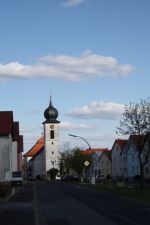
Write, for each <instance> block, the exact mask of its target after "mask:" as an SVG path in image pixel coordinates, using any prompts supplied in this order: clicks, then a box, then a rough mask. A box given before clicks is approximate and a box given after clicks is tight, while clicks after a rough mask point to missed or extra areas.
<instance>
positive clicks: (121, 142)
mask: <svg viewBox="0 0 150 225" xmlns="http://www.w3.org/2000/svg"><path fill="white" fill-rule="evenodd" d="M127 141H128V140H126V139H116V140H115V142H114V144H113V146H112V148H111V150H113V148H114V146H115V144H118V145H119V147H120V151H121V152H122V150H123V148H124V146H125V144H126V143H127Z"/></svg>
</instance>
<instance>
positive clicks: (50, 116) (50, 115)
mask: <svg viewBox="0 0 150 225" xmlns="http://www.w3.org/2000/svg"><path fill="white" fill-rule="evenodd" d="M44 117H45V119H46V121H45V122H44V123H59V121H57V120H56V119H57V117H58V111H57V109H56V108H54V106H53V104H52V100H51V97H50V103H49V106H48V108H47V109H45V111H44Z"/></svg>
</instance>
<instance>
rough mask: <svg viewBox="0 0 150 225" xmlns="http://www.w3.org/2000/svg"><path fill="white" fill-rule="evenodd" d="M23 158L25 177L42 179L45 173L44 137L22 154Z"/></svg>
mask: <svg viewBox="0 0 150 225" xmlns="http://www.w3.org/2000/svg"><path fill="white" fill-rule="evenodd" d="M24 158H25V172H26V173H25V178H26V179H36V178H38V179H42V178H44V175H45V154H44V138H43V137H41V138H39V139H38V140H37V142H36V143H35V145H34V146H33V147H32V148H31V149H30V150H29V151H28V152H27V153H26V154H24Z"/></svg>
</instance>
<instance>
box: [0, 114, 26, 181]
mask: <svg viewBox="0 0 150 225" xmlns="http://www.w3.org/2000/svg"><path fill="white" fill-rule="evenodd" d="M22 152H23V136H22V135H20V134H19V122H14V121H13V112H12V111H1V112H0V181H11V175H12V172H14V171H22Z"/></svg>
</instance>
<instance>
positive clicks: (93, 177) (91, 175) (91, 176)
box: [68, 134, 95, 184]
mask: <svg viewBox="0 0 150 225" xmlns="http://www.w3.org/2000/svg"><path fill="white" fill-rule="evenodd" d="M68 135H69V136H71V137H75V138H81V139H82V140H84V141H85V142H86V144H87V145H88V147H89V148H88V149H89V150H91V170H93V168H92V167H93V158H92V148H91V146H90V144H89V142H88V141H87V140H86V139H85V138H83V137H80V136H78V135H74V134H68ZM91 172H92V173H91ZM90 178H91V184H95V176H93V171H90Z"/></svg>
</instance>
